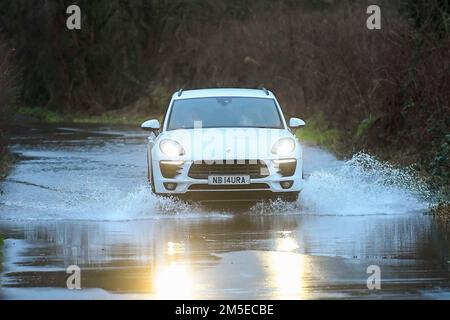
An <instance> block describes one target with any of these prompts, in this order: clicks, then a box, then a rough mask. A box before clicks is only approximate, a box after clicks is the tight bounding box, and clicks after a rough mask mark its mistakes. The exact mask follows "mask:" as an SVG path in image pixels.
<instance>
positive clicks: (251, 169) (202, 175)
mask: <svg viewBox="0 0 450 320" xmlns="http://www.w3.org/2000/svg"><path fill="white" fill-rule="evenodd" d="M188 175H189V177H191V178H193V179H208V176H210V175H248V176H250V178H252V179H258V178H264V177H267V176H268V175H269V169H268V168H267V165H266V164H265V163H264V162H263V161H260V160H258V161H255V160H245V161H244V160H239V161H236V160H235V161H234V163H227V162H226V161H220V162H213V161H202V162H201V163H196V162H194V163H193V164H192V165H191V168H190V169H189V173H188Z"/></svg>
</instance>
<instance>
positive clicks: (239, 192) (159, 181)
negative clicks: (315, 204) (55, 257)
mask: <svg viewBox="0 0 450 320" xmlns="http://www.w3.org/2000/svg"><path fill="white" fill-rule="evenodd" d="M295 160H296V163H295V171H294V173H293V174H292V175H289V176H283V174H282V172H280V164H277V163H275V161H276V160H272V159H271V160H262V162H263V163H264V164H265V166H266V167H267V172H266V174H265V175H264V176H262V177H257V178H253V177H251V178H250V184H248V185H226V186H211V185H208V179H207V178H206V179H198V178H192V177H191V176H190V174H189V172H190V171H189V170H190V169H191V166H192V165H193V163H194V162H193V161H185V162H183V164H181V165H179V166H177V168H175V170H174V171H175V177H173V178H168V177H167V176H168V171H167V169H165V168H162V166H161V165H160V161H153V162H152V169H153V177H154V186H155V192H156V193H157V194H159V195H165V196H175V197H179V198H182V199H192V200H199V201H200V200H201V201H223V200H225V201H247V200H248V201H253V200H260V199H272V198H278V197H279V196H283V195H287V194H289V193H291V194H298V193H299V192H300V191H301V190H302V188H303V183H304V181H303V174H302V172H303V167H302V166H303V164H302V161H301V159H295ZM161 169H163V170H161ZM170 171H171V170H169V176H170V175H171V174H170V173H172V174H173V172H170ZM227 174H228V173H227V172H224V173H223V175H227ZM242 174H244V173H242ZM282 182H291V183H292V184H291V186H290V187H289V188H283V187H282ZM168 184H169V186H170V187H173V185H175V184H176V187H175V188H173V190H170V189H172V188H168V187H167V186H168ZM170 184H172V185H170Z"/></svg>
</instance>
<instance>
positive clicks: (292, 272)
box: [267, 252, 308, 299]
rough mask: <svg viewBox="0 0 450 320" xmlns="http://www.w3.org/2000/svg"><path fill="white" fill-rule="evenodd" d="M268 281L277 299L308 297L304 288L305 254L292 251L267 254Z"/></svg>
mask: <svg viewBox="0 0 450 320" xmlns="http://www.w3.org/2000/svg"><path fill="white" fill-rule="evenodd" d="M267 264H268V273H269V274H268V282H269V284H270V285H271V286H272V287H273V288H274V298H276V299H306V298H308V296H307V292H305V290H304V289H303V275H304V273H305V267H306V263H305V256H304V255H301V254H295V253H292V252H271V253H270V255H268V256H267Z"/></svg>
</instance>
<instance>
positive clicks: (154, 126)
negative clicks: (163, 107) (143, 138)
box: [141, 119, 161, 132]
mask: <svg viewBox="0 0 450 320" xmlns="http://www.w3.org/2000/svg"><path fill="white" fill-rule="evenodd" d="M141 128H142V129H143V130H146V131H152V132H157V131H158V130H159V129H160V128H161V125H160V124H159V121H158V120H156V119H152V120H148V121H145V122H144V123H143V124H141Z"/></svg>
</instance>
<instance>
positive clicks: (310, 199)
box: [300, 153, 432, 215]
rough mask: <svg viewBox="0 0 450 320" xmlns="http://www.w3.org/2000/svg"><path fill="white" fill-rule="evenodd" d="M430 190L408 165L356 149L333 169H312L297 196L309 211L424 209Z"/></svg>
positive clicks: (365, 212) (368, 212)
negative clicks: (397, 165) (390, 161)
mask: <svg viewBox="0 0 450 320" xmlns="http://www.w3.org/2000/svg"><path fill="white" fill-rule="evenodd" d="M431 199H432V194H431V192H430V191H429V189H428V187H427V186H426V184H425V183H424V182H422V181H421V180H420V178H419V177H418V175H417V174H416V173H414V171H413V170H412V169H411V168H396V167H394V166H392V165H391V164H389V163H387V162H381V161H378V160H377V159H376V158H375V157H373V156H370V155H367V154H364V153H358V154H355V155H354V156H353V157H352V159H351V160H348V161H345V162H343V163H342V165H341V166H338V167H336V168H333V169H327V170H318V171H315V172H313V173H312V174H311V175H310V176H309V178H308V179H307V181H306V184H305V188H304V190H303V191H302V194H301V198H300V206H301V211H302V212H303V213H312V214H330V215H371V214H402V213H413V212H423V211H425V210H426V209H427V208H428V207H429V205H430V201H431Z"/></svg>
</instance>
